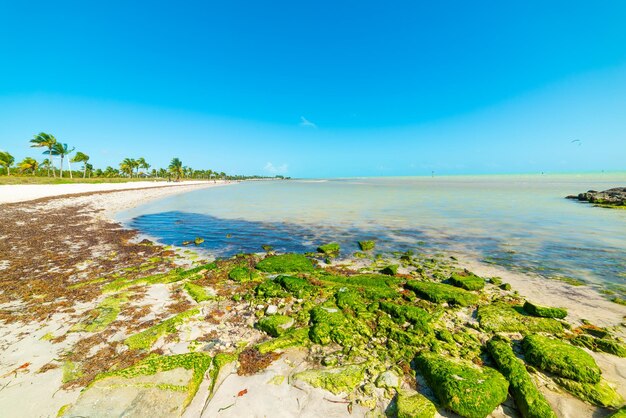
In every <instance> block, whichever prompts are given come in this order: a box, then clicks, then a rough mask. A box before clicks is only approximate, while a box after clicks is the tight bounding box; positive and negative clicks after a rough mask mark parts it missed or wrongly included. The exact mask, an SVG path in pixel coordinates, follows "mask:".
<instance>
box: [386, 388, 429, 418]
mask: <svg viewBox="0 0 626 418" xmlns="http://www.w3.org/2000/svg"><path fill="white" fill-rule="evenodd" d="M436 412H437V408H435V405H433V403H432V402H431V401H430V400H428V398H427V397H425V396H424V395H422V394H421V393H418V392H414V391H406V390H401V391H399V392H398V398H397V401H396V415H397V417H398V418H433V417H434V416H435V413H436Z"/></svg>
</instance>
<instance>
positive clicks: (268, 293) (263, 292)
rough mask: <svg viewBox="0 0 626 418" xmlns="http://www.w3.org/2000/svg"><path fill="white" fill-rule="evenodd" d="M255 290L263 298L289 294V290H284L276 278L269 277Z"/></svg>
mask: <svg viewBox="0 0 626 418" xmlns="http://www.w3.org/2000/svg"><path fill="white" fill-rule="evenodd" d="M254 292H255V293H256V295H257V296H260V297H263V298H276V297H278V298H282V297H285V296H287V292H285V291H284V290H283V288H282V287H281V285H279V284H278V283H276V282H275V281H274V280H271V279H268V280H266V281H264V282H263V283H260V284H259V285H258V286H257V287H256V288H255V289H254Z"/></svg>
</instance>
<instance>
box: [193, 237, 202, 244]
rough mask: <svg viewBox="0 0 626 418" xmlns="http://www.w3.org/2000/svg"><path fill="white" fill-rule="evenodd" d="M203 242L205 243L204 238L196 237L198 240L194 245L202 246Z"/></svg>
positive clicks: (194, 241)
mask: <svg viewBox="0 0 626 418" xmlns="http://www.w3.org/2000/svg"><path fill="white" fill-rule="evenodd" d="M203 242H204V238H202V237H196V238H195V239H194V240H193V243H194V244H195V245H200V244H202V243H203Z"/></svg>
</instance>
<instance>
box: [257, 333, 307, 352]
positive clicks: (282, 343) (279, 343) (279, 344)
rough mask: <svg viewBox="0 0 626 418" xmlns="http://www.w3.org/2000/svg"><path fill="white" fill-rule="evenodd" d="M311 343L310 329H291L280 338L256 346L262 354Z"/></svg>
mask: <svg viewBox="0 0 626 418" xmlns="http://www.w3.org/2000/svg"><path fill="white" fill-rule="evenodd" d="M308 343H309V328H297V329H290V330H289V331H287V332H285V333H284V334H283V335H281V336H280V337H278V338H273V339H271V340H269V341H265V342H262V343H261V344H258V345H257V346H256V348H257V350H259V352H260V353H261V354H266V353H270V352H272V351H276V350H283V349H285V348H289V347H296V346H304V345H306V344H308Z"/></svg>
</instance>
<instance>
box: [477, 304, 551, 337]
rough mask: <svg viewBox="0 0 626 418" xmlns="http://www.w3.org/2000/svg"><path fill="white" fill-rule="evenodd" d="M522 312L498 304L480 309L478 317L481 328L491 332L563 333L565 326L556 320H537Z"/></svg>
mask: <svg viewBox="0 0 626 418" xmlns="http://www.w3.org/2000/svg"><path fill="white" fill-rule="evenodd" d="M520 311H522V312H523V310H522V309H521V308H519V307H516V306H511V305H509V304H506V303H502V302H500V303H498V302H496V303H494V304H492V305H485V306H481V307H479V308H478V311H477V315H476V316H477V318H478V322H479V323H480V327H481V328H482V329H484V330H485V331H489V332H521V333H526V332H547V333H551V334H560V333H562V332H563V325H562V324H561V323H560V322H559V321H557V320H556V319H552V318H536V317H534V316H528V315H525V314H524V313H521V312H520Z"/></svg>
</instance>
